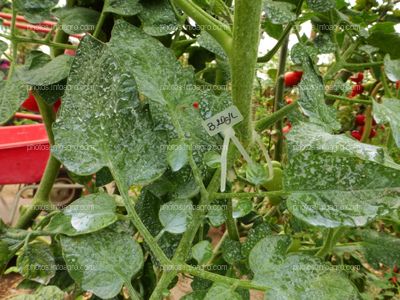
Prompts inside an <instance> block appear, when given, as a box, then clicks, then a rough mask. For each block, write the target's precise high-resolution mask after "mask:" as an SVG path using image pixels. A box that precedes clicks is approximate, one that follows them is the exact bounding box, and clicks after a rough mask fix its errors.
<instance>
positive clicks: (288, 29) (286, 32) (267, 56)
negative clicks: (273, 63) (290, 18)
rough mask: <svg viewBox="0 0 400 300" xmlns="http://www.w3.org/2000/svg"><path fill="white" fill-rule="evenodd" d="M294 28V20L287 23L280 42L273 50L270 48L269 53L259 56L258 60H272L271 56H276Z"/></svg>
mask: <svg viewBox="0 0 400 300" xmlns="http://www.w3.org/2000/svg"><path fill="white" fill-rule="evenodd" d="M292 28H293V23H292V22H291V23H289V24H287V25H286V27H285V30H284V31H283V32H282V35H281V37H280V38H279V40H278V42H277V43H276V44H275V46H274V47H273V48H272V49H271V50H269V51H268V53H267V54H265V55H264V56H262V57H259V58H258V60H257V62H259V63H266V62H269V61H270V60H271V58H273V57H274V55H275V54H276V52H278V50H279V48H280V47H281V46H282V44H283V43H284V42H285V40H286V38H287V37H288V35H289V34H290V32H291V30H292Z"/></svg>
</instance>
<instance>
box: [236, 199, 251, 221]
mask: <svg viewBox="0 0 400 300" xmlns="http://www.w3.org/2000/svg"><path fill="white" fill-rule="evenodd" d="M232 205H233V212H232V216H233V217H234V218H235V219H237V218H241V217H244V216H246V215H247V214H249V213H250V212H251V211H252V210H253V202H251V200H250V199H232Z"/></svg>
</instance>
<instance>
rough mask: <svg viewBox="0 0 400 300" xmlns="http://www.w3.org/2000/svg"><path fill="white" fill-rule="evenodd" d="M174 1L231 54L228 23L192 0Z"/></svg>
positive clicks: (230, 37)
mask: <svg viewBox="0 0 400 300" xmlns="http://www.w3.org/2000/svg"><path fill="white" fill-rule="evenodd" d="M173 2H174V3H175V5H177V6H178V7H179V8H181V9H182V10H183V11H184V13H185V14H187V15H188V16H189V17H191V18H192V19H193V20H194V21H195V22H196V23H197V24H198V25H199V26H201V27H202V29H204V30H205V31H207V32H208V33H209V34H210V35H211V36H212V37H213V38H215V39H216V40H217V42H218V43H219V44H220V45H221V46H222V48H224V50H225V52H226V54H227V55H228V56H230V53H231V50H232V36H231V33H230V28H229V26H228V25H226V24H224V23H222V22H221V21H219V20H217V19H215V18H213V17H212V16H210V15H209V14H208V13H206V12H205V11H204V10H203V9H201V7H199V6H198V5H197V4H195V3H194V2H193V1H192V0H173Z"/></svg>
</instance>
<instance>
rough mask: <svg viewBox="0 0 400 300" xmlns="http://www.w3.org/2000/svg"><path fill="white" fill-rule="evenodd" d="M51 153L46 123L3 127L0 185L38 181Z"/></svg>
mask: <svg viewBox="0 0 400 300" xmlns="http://www.w3.org/2000/svg"><path fill="white" fill-rule="evenodd" d="M49 156H50V145H49V142H48V138H47V133H46V129H45V127H44V124H33V125H20V126H5V127H0V185H2V184H20V183H25V184H30V183H36V182H39V181H40V179H41V178H42V175H43V172H44V169H45V167H46V163H47V160H48V158H49Z"/></svg>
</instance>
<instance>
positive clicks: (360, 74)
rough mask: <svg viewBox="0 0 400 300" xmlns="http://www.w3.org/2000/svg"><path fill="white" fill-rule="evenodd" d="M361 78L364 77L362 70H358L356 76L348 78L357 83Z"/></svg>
mask: <svg viewBox="0 0 400 300" xmlns="http://www.w3.org/2000/svg"><path fill="white" fill-rule="evenodd" d="M363 79H364V73H362V72H358V73H357V76H353V77H350V80H351V81H353V82H355V83H357V84H359V83H361V82H362V81H363Z"/></svg>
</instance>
